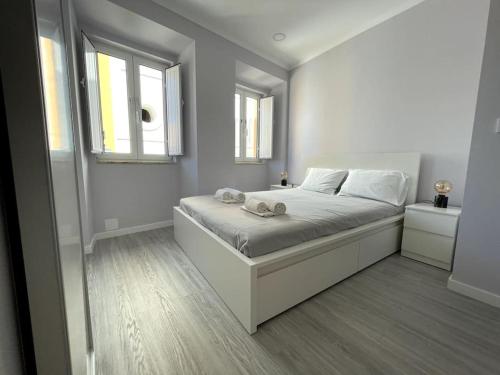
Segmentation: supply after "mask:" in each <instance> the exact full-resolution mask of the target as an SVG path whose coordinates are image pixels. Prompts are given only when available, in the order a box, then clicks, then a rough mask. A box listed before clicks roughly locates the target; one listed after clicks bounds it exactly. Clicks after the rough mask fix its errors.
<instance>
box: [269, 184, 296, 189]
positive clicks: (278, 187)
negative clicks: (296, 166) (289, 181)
mask: <svg viewBox="0 0 500 375" xmlns="http://www.w3.org/2000/svg"><path fill="white" fill-rule="evenodd" d="M282 189H293V185H286V186H281V185H271V190H282Z"/></svg>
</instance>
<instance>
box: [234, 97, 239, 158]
mask: <svg viewBox="0 0 500 375" xmlns="http://www.w3.org/2000/svg"><path fill="white" fill-rule="evenodd" d="M240 115H241V111H240V95H239V94H234V156H235V157H237V158H239V157H240V156H241V155H240V140H241V133H240V123H241V116H240Z"/></svg>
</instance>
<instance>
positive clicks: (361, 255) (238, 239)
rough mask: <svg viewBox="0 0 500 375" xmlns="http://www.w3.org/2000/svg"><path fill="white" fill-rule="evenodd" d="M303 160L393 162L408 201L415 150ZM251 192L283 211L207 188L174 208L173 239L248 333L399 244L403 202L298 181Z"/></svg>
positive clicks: (384, 165)
mask: <svg viewBox="0 0 500 375" xmlns="http://www.w3.org/2000/svg"><path fill="white" fill-rule="evenodd" d="M306 166H321V167H328V168H343V169H349V168H363V169H393V170H400V171H403V172H405V173H406V174H407V175H408V176H410V187H409V192H408V197H407V200H406V203H407V204H411V203H414V202H415V198H416V191H417V186H418V176H419V169H420V155H419V154H417V153H400V154H336V155H332V156H331V157H329V158H327V159H323V160H309V161H308V162H307V163H306ZM304 172H305V171H304ZM250 195H254V196H256V197H260V196H265V197H268V198H269V197H271V198H275V199H279V200H283V201H285V203H286V204H287V210H288V213H287V215H286V216H283V217H275V218H260V217H257V216H255V215H252V214H250V213H247V212H243V211H242V210H240V208H239V206H238V205H225V204H223V203H221V202H218V201H216V200H214V199H213V198H212V197H208V196H200V197H190V198H185V199H183V200H181V203H180V205H181V206H180V207H175V208H174V233H175V239H176V241H177V242H178V243H179V245H180V246H181V248H182V249H183V250H184V252H185V253H186V254H187V256H188V257H189V258H190V259H191V261H192V262H193V264H194V265H195V266H196V267H197V268H198V269H199V271H200V272H201V273H202V274H203V276H204V277H205V278H206V279H207V280H208V282H209V283H210V284H211V286H212V287H213V288H214V289H215V290H216V292H217V293H218V294H219V296H220V297H221V298H222V300H223V301H224V302H225V303H226V305H227V306H228V307H229V308H230V309H231V311H232V312H233V313H234V315H235V316H236V317H237V318H238V320H239V321H240V322H241V324H242V325H243V326H244V327H245V329H246V330H247V331H248V332H249V333H254V332H256V330H257V326H258V325H259V324H261V323H263V322H265V321H266V320H268V319H270V318H272V317H274V316H275V315H277V314H279V313H281V312H283V311H285V310H287V309H288V308H290V307H292V306H294V305H296V304H297V303H300V302H302V301H304V300H305V299H307V298H310V297H311V296H313V295H315V294H317V293H319V292H321V291H322V290H324V289H326V288H328V287H330V286H332V285H334V284H336V283H337V282H339V281H341V280H343V279H345V278H347V277H349V276H351V275H352V274H354V273H356V272H358V271H360V270H362V269H363V268H366V267H368V266H369V265H371V264H373V263H375V262H377V261H379V260H381V259H383V258H384V257H386V256H388V255H390V254H392V253H394V252H396V251H399V250H400V244H401V232H402V220H403V213H402V212H403V209H404V207H395V206H392V205H390V204H387V203H382V202H377V201H373V200H367V199H363V198H355V197H338V196H326V195H325V194H321V193H315V192H308V191H301V190H300V189H290V190H277V191H271V192H257V193H250Z"/></svg>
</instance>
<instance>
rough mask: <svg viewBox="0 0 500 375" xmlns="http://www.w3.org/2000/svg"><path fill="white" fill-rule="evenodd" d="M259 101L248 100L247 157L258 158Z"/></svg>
mask: <svg viewBox="0 0 500 375" xmlns="http://www.w3.org/2000/svg"><path fill="white" fill-rule="evenodd" d="M257 104H258V102H257V100H256V99H254V98H250V97H247V98H246V107H247V108H246V109H247V111H246V112H247V113H246V120H247V142H246V157H247V158H256V157H257V107H258V106H257Z"/></svg>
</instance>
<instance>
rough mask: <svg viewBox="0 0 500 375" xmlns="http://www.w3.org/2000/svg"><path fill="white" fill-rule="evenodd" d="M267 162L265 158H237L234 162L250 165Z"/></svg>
mask: <svg viewBox="0 0 500 375" xmlns="http://www.w3.org/2000/svg"><path fill="white" fill-rule="evenodd" d="M265 163H266V162H265V161H263V160H235V161H234V164H242V165H245V164H248V165H263V164H265Z"/></svg>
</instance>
